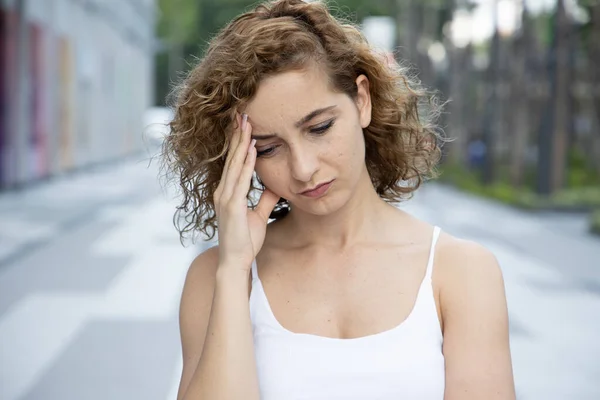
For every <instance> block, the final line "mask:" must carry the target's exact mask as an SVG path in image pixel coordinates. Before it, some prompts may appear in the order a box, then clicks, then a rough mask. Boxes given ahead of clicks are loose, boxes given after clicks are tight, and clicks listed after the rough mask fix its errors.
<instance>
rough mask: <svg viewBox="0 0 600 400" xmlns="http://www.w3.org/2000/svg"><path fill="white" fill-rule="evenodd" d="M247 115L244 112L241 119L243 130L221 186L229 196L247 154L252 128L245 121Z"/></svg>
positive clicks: (225, 194)
mask: <svg viewBox="0 0 600 400" xmlns="http://www.w3.org/2000/svg"><path fill="white" fill-rule="evenodd" d="M247 118H248V117H247V116H246V115H245V114H244V119H245V121H244V120H243V121H242V126H243V131H242V134H241V138H240V142H239V145H238V146H237V149H235V152H234V154H233V156H232V158H231V163H230V164H229V168H228V170H227V174H226V175H225V183H224V186H223V196H224V197H225V198H230V197H231V195H232V194H233V191H234V189H235V187H236V186H237V184H238V182H239V178H240V173H241V170H242V167H243V166H244V160H245V159H246V156H247V154H248V148H249V146H250V132H251V130H252V128H251V126H250V123H248V122H247Z"/></svg>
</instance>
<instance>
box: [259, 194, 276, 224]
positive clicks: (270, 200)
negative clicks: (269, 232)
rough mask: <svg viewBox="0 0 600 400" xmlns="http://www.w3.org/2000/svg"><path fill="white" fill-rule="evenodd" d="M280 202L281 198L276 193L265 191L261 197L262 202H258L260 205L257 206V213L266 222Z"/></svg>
mask: <svg viewBox="0 0 600 400" xmlns="http://www.w3.org/2000/svg"><path fill="white" fill-rule="evenodd" d="M278 201H279V196H277V195H276V194H275V193H273V192H271V191H270V190H269V189H265V190H264V191H263V193H262V195H261V196H260V200H259V201H258V205H257V206H256V209H255V210H254V211H256V212H257V213H258V215H260V217H261V218H262V219H263V220H265V222H266V221H268V220H269V215H271V212H272V211H273V209H274V208H275V205H276V204H277V202H278Z"/></svg>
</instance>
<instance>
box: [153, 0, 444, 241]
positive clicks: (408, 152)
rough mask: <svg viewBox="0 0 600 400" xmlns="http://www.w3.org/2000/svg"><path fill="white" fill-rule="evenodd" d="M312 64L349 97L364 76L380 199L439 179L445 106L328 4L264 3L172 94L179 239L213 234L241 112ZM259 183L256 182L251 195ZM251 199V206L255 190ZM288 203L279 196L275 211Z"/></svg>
mask: <svg viewBox="0 0 600 400" xmlns="http://www.w3.org/2000/svg"><path fill="white" fill-rule="evenodd" d="M311 62H316V63H318V65H319V66H320V67H322V68H324V69H325V71H327V73H328V77H329V81H330V84H331V87H332V89H333V90H336V91H339V92H340V93H345V94H347V95H348V96H351V97H352V98H355V96H356V94H357V86H356V83H355V80H356V78H357V77H358V76H359V75H361V74H363V75H365V76H366V77H367V78H368V79H369V87H370V89H369V90H370V95H371V102H372V117H371V123H370V125H369V126H368V127H367V128H365V129H364V130H363V131H364V138H365V146H366V153H365V161H366V166H367V169H368V172H369V175H370V178H371V181H372V182H373V185H374V187H375V189H376V191H377V193H378V194H379V196H380V197H381V198H382V199H384V200H386V201H389V202H395V201H400V200H402V199H404V198H407V197H410V195H411V194H412V193H413V192H414V191H415V190H416V189H417V188H418V187H419V186H420V185H421V183H422V182H423V181H424V180H425V179H428V178H432V177H434V176H435V175H436V171H435V167H436V165H437V163H438V161H439V159H440V154H441V152H440V146H441V143H442V141H443V140H442V139H443V138H442V135H441V131H440V130H439V129H438V127H437V126H436V125H435V124H434V122H435V120H436V119H437V117H438V115H439V106H438V105H437V104H436V102H435V101H434V100H435V97H433V96H431V95H430V94H429V93H428V92H427V91H426V90H425V89H424V88H423V87H422V86H421V84H420V82H419V81H418V80H417V79H416V78H414V77H411V76H410V74H409V73H408V68H405V67H403V66H401V65H399V64H396V63H393V64H390V63H389V62H388V61H387V59H386V57H385V56H384V55H383V54H379V53H378V52H376V51H375V50H374V49H373V48H372V47H370V46H369V44H368V43H367V41H366V39H365V38H364V37H363V36H362V34H361V33H360V31H359V30H358V29H357V27H355V26H354V25H352V24H350V23H347V22H341V21H340V20H338V19H336V18H334V17H333V16H332V15H331V14H330V12H329V10H328V9H327V7H326V6H325V5H324V4H321V3H318V2H311V3H306V2H304V1H302V0H278V1H275V2H269V3H264V4H261V5H259V6H257V7H256V8H255V9H254V10H252V11H250V12H247V13H244V14H242V15H240V16H239V17H237V18H236V19H234V20H233V21H231V22H230V23H229V24H228V25H227V26H225V27H224V28H223V29H222V30H221V31H220V32H219V33H218V34H217V35H216V36H215V37H214V38H213V39H212V41H211V42H210V44H209V47H208V49H207V51H206V54H205V55H204V57H203V58H202V59H201V60H200V61H199V63H198V64H197V65H196V66H195V68H193V70H192V71H191V72H190V73H189V75H188V76H187V77H186V79H185V80H184V81H183V83H182V84H181V85H180V87H179V88H178V90H176V91H175V92H174V93H175V94H176V96H175V104H174V119H173V120H172V122H171V123H170V133H169V135H167V137H166V138H165V141H164V143H163V148H162V160H163V167H164V168H165V169H166V176H168V177H170V178H171V179H172V180H174V181H176V182H177V184H178V186H179V189H180V190H181V191H182V194H183V196H182V201H181V204H180V205H179V206H178V207H177V211H176V213H175V217H174V223H175V226H176V228H177V230H178V231H179V233H180V237H181V239H183V237H184V235H185V234H186V233H190V232H192V233H193V232H194V231H197V232H198V231H199V232H202V233H204V234H205V235H206V236H207V238H209V239H212V238H213V237H214V235H215V233H216V230H217V221H216V215H215V206H214V202H213V194H214V192H215V190H216V189H217V186H218V184H219V181H220V179H221V174H222V171H223V167H224V164H225V155H226V153H227V151H228V149H229V144H230V139H231V134H232V132H233V129H234V127H235V126H234V125H235V124H236V122H235V121H236V118H235V115H236V112H237V110H241V109H243V108H244V107H245V105H247V104H248V103H249V102H250V101H251V100H252V98H253V96H254V95H255V94H256V92H257V89H258V86H259V84H260V82H261V81H262V80H263V79H264V78H265V77H267V76H271V75H273V74H278V73H281V72H287V71H292V70H300V69H303V68H306V67H307V66H308V64H309V63H311ZM260 186H261V185H260V183H258V184H257V182H252V185H251V191H252V190H261V187H260ZM248 200H249V204H250V206H251V207H253V206H255V204H254V202H253V200H252V196H250V193H249V195H248ZM287 206H288V204H287V201H286V200H285V199H281V200H280V202H279V204H278V205H277V207H276V211H281V210H284V209H285V208H286V207H287ZM280 215H282V214H281V213H277V212H275V213H274V214H273V215H272V216H273V217H274V218H279V217H280Z"/></svg>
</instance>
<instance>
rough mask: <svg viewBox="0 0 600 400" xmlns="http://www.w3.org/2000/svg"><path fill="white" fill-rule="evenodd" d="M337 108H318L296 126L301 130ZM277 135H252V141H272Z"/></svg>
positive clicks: (301, 119) (333, 106)
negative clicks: (308, 123)
mask: <svg viewBox="0 0 600 400" xmlns="http://www.w3.org/2000/svg"><path fill="white" fill-rule="evenodd" d="M335 107H337V106H336V105H332V106H328V107H323V108H318V109H316V110H314V111H311V112H310V113H308V114H306V115H305V116H304V117H302V118H300V120H298V121H297V122H296V123H295V124H294V126H295V127H296V128H300V127H301V126H302V125H304V124H306V123H307V122H309V121H311V120H312V119H314V118H316V117H318V116H319V115H321V114H323V113H326V112H327V111H329V110H332V109H334V108H335ZM276 136H277V135H276V134H274V133H271V134H266V135H252V139H256V140H266V139H272V138H274V137H276Z"/></svg>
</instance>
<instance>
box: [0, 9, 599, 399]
mask: <svg viewBox="0 0 600 400" xmlns="http://www.w3.org/2000/svg"><path fill="white" fill-rule="evenodd" d="M328 3H330V4H331V5H332V7H333V10H334V12H335V13H336V14H337V15H338V16H342V17H346V18H350V19H351V20H353V21H355V22H357V23H358V24H359V25H360V27H361V29H362V30H363V32H364V33H365V34H366V35H367V37H368V39H369V41H370V42H371V43H372V44H373V45H375V46H376V47H378V48H380V49H381V50H383V51H385V52H387V54H388V55H389V57H394V58H395V59H397V60H398V61H400V62H402V63H404V64H405V65H409V66H410V67H411V68H413V69H414V71H415V72H417V73H418V74H419V77H420V79H421V80H422V81H423V83H424V84H425V85H426V86H428V87H429V88H431V89H435V90H437V91H438V97H439V98H440V100H441V101H442V102H448V104H447V107H446V111H447V112H446V113H444V114H443V116H442V120H441V124H442V126H443V127H444V129H445V131H446V133H447V135H448V136H450V137H452V138H454V141H453V142H452V143H449V144H448V145H447V146H446V147H445V148H444V158H443V163H442V166H441V168H440V169H441V172H442V175H441V178H440V179H439V180H438V181H437V182H435V183H428V184H427V185H425V186H424V187H423V188H421V189H420V190H419V192H418V193H417V195H416V196H415V198H414V199H412V200H410V201H408V202H406V203H405V204H402V205H401V206H400V207H402V208H404V209H406V210H407V211H409V212H412V213H413V214H415V215H417V216H419V217H421V218H423V219H425V220H428V221H430V222H431V223H435V224H437V225H440V226H441V227H442V228H443V229H444V230H446V231H448V232H449V233H451V234H454V235H458V236H460V237H463V238H466V239H472V240H476V241H478V242H480V243H482V244H484V245H485V246H487V247H488V248H490V249H491V250H492V251H493V252H494V253H495V254H496V255H497V257H498V259H499V261H500V263H501V266H502V269H503V273H504V278H505V282H506V291H507V297H508V302H509V312H510V318H511V348H512V354H513V364H514V372H515V380H516V384H517V391H518V398H519V399H525V400H529V399H543V400H552V399H560V400H563V399H564V400H567V399H568V400H587V399H590V400H592V399H600V383H599V382H600V380H599V378H600V362H599V361H598V360H599V359H600V342H598V337H600V318H599V316H600V261H599V260H600V0H369V1H367V0H336V1H335V2H333V1H330V2H328ZM253 4H255V2H250V1H244V0H0V399H2V400H16V399H52V400H54V399H61V400H62V399H161V400H162V399H174V398H175V394H176V390H177V384H178V380H179V374H180V373H181V355H180V345H179V331H178V325H177V324H178V321H177V318H178V315H177V312H178V306H179V304H178V302H179V296H180V293H181V288H182V283H183V279H184V277H185V272H186V270H187V267H188V266H189V263H190V261H191V260H192V259H193V257H194V256H195V255H197V254H198V253H199V252H201V251H203V250H204V249H205V248H207V247H209V246H211V245H213V244H214V243H211V242H208V243H207V242H202V241H196V242H191V241H189V242H185V243H184V244H185V246H182V244H181V243H180V241H179V237H178V235H177V232H176V231H175V229H174V227H173V225H172V215H173V212H174V207H175V206H176V204H177V192H176V191H175V190H174V189H173V188H168V187H163V186H161V185H160V182H159V177H160V171H159V168H158V162H157V160H156V159H155V157H156V155H157V153H158V151H159V146H160V143H161V138H162V136H163V135H164V134H165V133H166V132H167V130H166V128H165V126H164V124H165V123H166V122H168V120H169V118H170V116H171V111H170V110H169V109H168V107H166V104H167V103H166V99H167V97H168V94H169V92H170V91H171V89H172V87H173V85H175V84H176V83H178V82H179V81H180V79H181V78H182V77H183V76H184V75H185V73H186V72H187V71H188V70H189V69H190V68H191V67H193V65H194V63H195V62H196V60H197V58H198V57H200V56H201V55H202V52H203V50H204V49H205V47H206V44H207V42H208V41H209V40H210V38H211V36H212V35H214V34H215V33H216V32H217V31H218V30H219V29H220V28H221V27H222V26H223V25H224V24H225V23H227V22H228V21H229V20H231V19H232V18H233V17H234V16H236V15H238V14H239V13H241V12H243V11H244V10H247V9H248V8H250V7H251V6H252V5H253Z"/></svg>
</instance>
